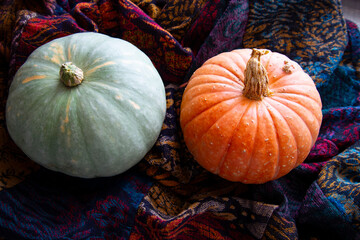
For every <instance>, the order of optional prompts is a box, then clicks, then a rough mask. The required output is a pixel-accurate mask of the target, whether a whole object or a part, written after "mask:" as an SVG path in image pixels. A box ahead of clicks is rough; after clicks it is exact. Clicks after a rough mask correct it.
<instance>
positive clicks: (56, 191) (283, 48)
mask: <svg viewBox="0 0 360 240" xmlns="http://www.w3.org/2000/svg"><path fill="white" fill-rule="evenodd" d="M0 12H1V14H0V97H1V100H0V104H1V105H0V106H1V110H0V189H1V191H0V211H1V213H2V214H0V239H280V240H281V239H360V183H359V182H360V157H359V156H360V142H359V141H360V139H359V138H360V136H359V127H360V125H359V124H360V109H359V106H360V98H359V92H360V87H359V81H360V31H359V28H358V26H356V25H355V24H354V23H352V22H351V21H348V20H346V19H344V17H343V15H342V7H341V1H338V0H321V1H311V0H302V1H300V0H280V1H260V0H255V1H247V0H214V1H207V0H196V1H188V0H169V1H164V0H133V1H129V0H88V1H86V0H43V1H34V2H32V3H31V4H30V3H29V2H28V1H22V0H5V1H3V2H2V3H1V5H0ZM83 31H93V32H101V33H105V34H108V35H110V36H113V37H118V38H123V39H125V40H128V41H130V42H132V43H133V44H134V45H136V46H137V47H139V48H140V49H141V50H143V51H144V52H145V53H146V54H147V55H148V56H149V57H150V59H151V60H152V62H153V64H154V66H155V67H156V68H157V69H158V71H159V73H160V74H161V76H162V78H163V81H164V84H165V90H166V97H167V113H166V118H165V120H164V124H163V128H162V131H161V133H160V136H159V138H158V141H157V142H156V144H155V145H154V147H153V148H152V149H151V151H150V152H149V153H148V154H147V155H146V156H145V157H144V159H143V160H142V161H141V162H140V163H139V164H138V165H136V166H135V167H134V168H132V169H131V170H129V171H128V172H126V173H124V174H121V175H118V176H114V177H110V178H101V179H88V180H85V179H78V178H74V177H69V176H65V175H62V174H59V173H54V172H52V171H50V170H47V169H44V168H42V167H40V166H38V165H37V164H35V163H34V162H32V161H31V160H30V159H28V158H27V157H26V156H25V154H23V153H22V151H21V150H20V149H19V148H18V147H17V146H16V145H15V144H14V143H13V142H12V140H11V138H10V136H9V135H8V133H7V130H6V119H5V111H6V109H5V104H6V97H7V90H8V87H9V85H10V84H11V81H12V77H13V76H14V74H15V72H16V71H17V69H18V68H19V67H20V66H21V65H22V64H23V63H24V62H25V61H26V59H27V57H28V56H29V54H30V53H31V52H32V51H33V50H34V49H36V48H37V47H39V46H41V45H43V44H45V43H46V42H49V41H51V40H52V39H55V38H58V37H61V36H66V35H69V34H73V33H76V32H83ZM236 48H267V49H271V50H272V51H277V52H281V53H283V54H286V55H287V56H289V57H290V58H292V59H293V60H295V61H297V62H298V63H299V64H300V65H301V66H302V67H303V69H304V70H305V71H306V72H307V73H308V74H309V75H310V76H311V77H312V78H313V80H314V82H315V83H316V86H317V89H318V90H319V93H320V95H321V99H322V103H323V116H324V118H323V122H322V126H321V129H320V133H319V137H318V139H317V141H316V143H315V145H314V147H313V148H312V150H311V152H310V154H309V156H308V158H307V159H306V161H305V162H304V163H303V164H301V165H300V166H299V167H297V168H295V169H294V170H293V171H291V172H290V173H289V174H287V175H286V176H284V177H282V178H280V179H277V180H274V181H271V182H268V183H265V184H259V185H246V184H241V183H236V182H229V181H226V180H224V179H221V178H220V177H218V176H215V175H213V174H210V173H209V172H207V171H206V170H204V169H203V168H201V167H200V166H199V165H198V164H197V163H196V161H195V160H194V159H193V157H192V156H191V154H190V153H189V152H188V150H187V148H186V145H185V143H184V141H183V137H182V132H181V128H180V125H179V112H180V105H181V98H182V93H183V91H184V89H185V87H186V83H187V81H188V79H189V77H190V76H191V74H192V73H193V72H194V71H195V70H196V69H197V68H198V67H199V66H201V64H202V63H203V62H204V61H206V60H207V59H208V58H210V57H212V56H215V55H216V54H219V53H221V52H224V51H231V50H233V49H236Z"/></svg>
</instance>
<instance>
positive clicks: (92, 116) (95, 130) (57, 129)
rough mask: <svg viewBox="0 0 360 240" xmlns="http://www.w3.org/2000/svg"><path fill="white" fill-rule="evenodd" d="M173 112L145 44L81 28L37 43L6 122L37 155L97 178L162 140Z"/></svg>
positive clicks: (16, 82)
mask: <svg viewBox="0 0 360 240" xmlns="http://www.w3.org/2000/svg"><path fill="white" fill-rule="evenodd" d="M60 69H61V70H60ZM77 84H78V85H77ZM165 112H166V97H165V89H164V85H163V82H162V80H161V77H160V75H159V74H158V72H157V71H156V69H155V68H154V66H153V64H152V62H151V61H150V59H149V58H148V57H147V56H146V55H145V54H144V53H143V52H142V51H140V50H139V49H138V48H136V47H135V46H134V45H132V44H130V43H129V42H126V41H124V40H121V39H117V38H112V37H109V36H106V35H103V34H100V33H77V34H73V35H70V36H67V37H63V38H59V39H55V40H53V41H51V42H49V43H47V44H45V45H43V46H41V47H39V48H37V49H36V50H35V51H34V52H33V53H32V54H31V55H30V56H29V58H28V59H27V61H26V62H25V63H24V64H23V65H22V66H21V67H20V69H19V70H18V71H17V73H16V75H15V77H14V79H13V82H12V84H11V87H10V91H9V97H8V100H7V106H6V123H7V127H8V131H9V133H10V136H11V137H12V139H13V140H14V142H15V143H16V144H17V145H18V146H19V147H20V148H21V149H22V150H23V152H24V153H25V154H27V155H28V156H29V157H30V158H31V159H32V160H33V161H35V162H37V163H39V164H41V165H43V166H44V167H46V168H49V169H52V170H54V171H59V172H62V173H65V174H68V175H71V176H77V177H83V178H92V177H103V176H113V175H116V174H119V173H122V172H124V171H126V170H128V169H129V168H131V167H132V166H134V165H135V164H137V163H138V162H139V161H140V160H141V159H142V158H143V157H144V156H145V155H146V153H147V152H148V151H149V150H150V149H151V148H152V146H153V145H154V144H155V142H156V140H157V138H158V136H159V133H160V130H161V127H162V123H163V120H164V117H165Z"/></svg>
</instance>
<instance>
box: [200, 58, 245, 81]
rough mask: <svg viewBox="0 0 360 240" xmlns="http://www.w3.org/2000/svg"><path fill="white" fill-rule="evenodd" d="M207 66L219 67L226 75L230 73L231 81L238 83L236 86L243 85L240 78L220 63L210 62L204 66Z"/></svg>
mask: <svg viewBox="0 0 360 240" xmlns="http://www.w3.org/2000/svg"><path fill="white" fill-rule="evenodd" d="M209 65H216V66H218V67H220V68H221V69H222V70H225V71H226V72H227V73H230V75H231V76H232V78H231V80H232V81H234V82H235V83H238V84H239V83H244V82H243V80H242V79H241V78H239V77H238V76H237V75H236V74H234V73H233V72H232V71H230V70H229V69H227V68H226V67H224V66H222V65H221V64H220V63H218V62H211V63H208V64H206V66H209ZM218 76H223V75H218ZM223 77H226V76H223Z"/></svg>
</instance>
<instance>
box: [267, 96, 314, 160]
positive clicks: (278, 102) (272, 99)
mask: <svg viewBox="0 0 360 240" xmlns="http://www.w3.org/2000/svg"><path fill="white" fill-rule="evenodd" d="M271 101H274V102H276V103H277V104H280V105H282V106H283V107H284V108H287V109H288V110H290V111H291V112H293V113H294V116H296V117H297V122H299V121H301V122H303V123H304V125H305V126H306V130H307V131H308V133H309V135H310V136H311V137H312V134H311V131H310V128H309V126H308V124H307V123H306V122H305V121H304V120H303V119H302V118H301V117H300V116H299V115H298V113H297V112H296V111H294V110H293V109H291V108H290V107H288V106H286V105H285V104H283V103H282V102H280V101H277V100H276V99H274V98H271V99H269V101H268V103H269V104H270V105H271V106H272V107H273V108H275V109H276V110H277V108H276V106H274V105H273V104H272V103H271ZM277 111H278V112H279V110H277ZM281 116H282V114H281ZM282 117H283V116H282ZM283 119H284V120H285V121H286V123H287V124H288V126H289V128H290V130H291V131H290V132H291V134H292V137H293V138H294V140H295V143H296V149H297V154H296V157H295V159H297V161H296V162H295V165H294V166H293V167H295V166H296V165H297V164H298V163H299V162H300V163H301V162H302V161H303V160H304V159H299V153H300V151H299V147H298V146H299V145H300V144H299V142H298V139H297V138H296V137H295V135H294V133H293V131H292V128H291V124H289V122H288V120H287V119H286V118H285V117H283ZM312 141H313V139H312Z"/></svg>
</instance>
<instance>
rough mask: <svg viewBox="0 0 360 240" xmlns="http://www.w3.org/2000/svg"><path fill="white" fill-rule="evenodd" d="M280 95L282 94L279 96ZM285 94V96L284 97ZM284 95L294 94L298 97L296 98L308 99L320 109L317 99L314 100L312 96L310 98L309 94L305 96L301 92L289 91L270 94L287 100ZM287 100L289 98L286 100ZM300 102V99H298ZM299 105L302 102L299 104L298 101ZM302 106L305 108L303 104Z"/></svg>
mask: <svg viewBox="0 0 360 240" xmlns="http://www.w3.org/2000/svg"><path fill="white" fill-rule="evenodd" d="M281 95H282V96H281ZM284 96H285V97H284ZM286 96H296V97H298V98H304V99H308V100H310V101H311V102H313V103H314V104H316V105H317V107H319V108H320V109H321V107H322V106H321V105H320V104H319V102H318V101H316V100H315V99H313V98H311V97H309V96H306V95H304V94H301V93H290V92H276V95H275V94H274V95H273V96H272V98H277V97H278V98H281V99H284V100H285V99H286V100H288V99H287V98H286ZM288 101H289V100H288ZM299 102H300V101H299ZM298 104H299V105H301V106H303V105H302V104H300V103H298ZM303 107H304V108H306V107H305V106H303Z"/></svg>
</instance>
